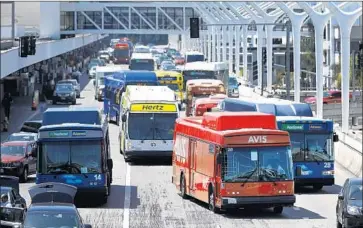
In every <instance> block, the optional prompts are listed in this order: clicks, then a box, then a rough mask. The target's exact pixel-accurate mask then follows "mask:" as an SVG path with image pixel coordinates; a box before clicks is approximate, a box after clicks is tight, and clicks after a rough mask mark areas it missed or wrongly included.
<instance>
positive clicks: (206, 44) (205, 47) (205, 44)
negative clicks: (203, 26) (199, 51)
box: [203, 31, 209, 59]
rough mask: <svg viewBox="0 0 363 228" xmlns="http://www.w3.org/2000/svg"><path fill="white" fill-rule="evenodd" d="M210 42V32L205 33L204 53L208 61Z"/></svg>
mask: <svg viewBox="0 0 363 228" xmlns="http://www.w3.org/2000/svg"><path fill="white" fill-rule="evenodd" d="M208 42H209V39H208V31H205V32H204V34H203V46H204V51H203V54H204V56H205V58H206V59H208V54H209V52H208Z"/></svg>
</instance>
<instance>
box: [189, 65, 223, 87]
mask: <svg viewBox="0 0 363 228" xmlns="http://www.w3.org/2000/svg"><path fill="white" fill-rule="evenodd" d="M182 72H183V77H184V85H186V82H187V81H188V80H191V79H218V80H221V81H222V82H223V84H224V86H225V89H226V91H228V90H227V89H228V78H229V65H228V63H227V62H193V63H186V64H185V65H184V67H183V69H182ZM184 88H185V86H184Z"/></svg>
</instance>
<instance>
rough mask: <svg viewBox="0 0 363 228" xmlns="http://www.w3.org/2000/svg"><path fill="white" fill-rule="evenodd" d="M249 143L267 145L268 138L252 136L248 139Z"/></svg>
mask: <svg viewBox="0 0 363 228" xmlns="http://www.w3.org/2000/svg"><path fill="white" fill-rule="evenodd" d="M248 143H267V136H261V135H257V136H250V137H249V138H248Z"/></svg>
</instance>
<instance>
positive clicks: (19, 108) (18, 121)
mask: <svg viewBox="0 0 363 228" xmlns="http://www.w3.org/2000/svg"><path fill="white" fill-rule="evenodd" d="M13 100H14V102H13V105H12V106H11V109H10V121H9V126H8V132H3V131H2V130H3V126H1V142H3V141H5V140H6V139H7V137H8V136H9V135H10V134H12V133H15V132H18V131H19V130H20V129H21V127H22V125H23V123H24V121H26V120H30V119H33V118H35V117H37V116H38V115H40V114H41V112H43V111H44V110H43V109H42V108H41V107H42V106H43V105H44V103H40V104H39V106H38V108H37V110H36V111H32V110H31V104H32V97H13ZM1 111H2V112H3V109H1ZM39 119H40V118H39Z"/></svg>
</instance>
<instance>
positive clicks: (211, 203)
mask: <svg viewBox="0 0 363 228" xmlns="http://www.w3.org/2000/svg"><path fill="white" fill-rule="evenodd" d="M208 208H209V210H211V211H213V212H214V213H217V214H219V213H220V212H221V210H220V209H219V208H217V207H216V201H215V198H214V190H213V187H209V200H208Z"/></svg>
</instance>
